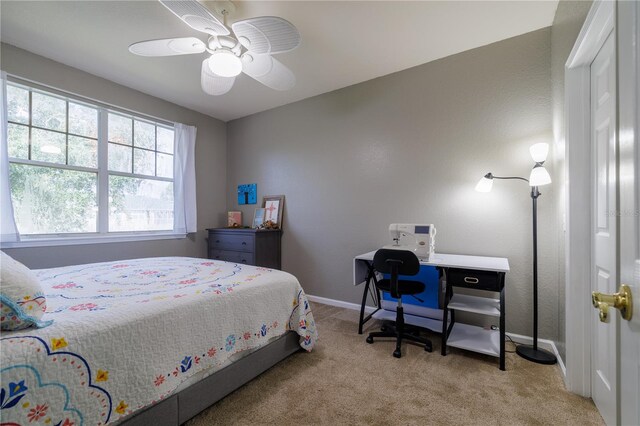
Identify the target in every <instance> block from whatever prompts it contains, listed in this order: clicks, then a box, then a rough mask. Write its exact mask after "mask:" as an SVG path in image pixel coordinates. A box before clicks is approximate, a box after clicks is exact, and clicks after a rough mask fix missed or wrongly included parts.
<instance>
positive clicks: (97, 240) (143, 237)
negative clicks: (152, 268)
mask: <svg viewBox="0 0 640 426" xmlns="http://www.w3.org/2000/svg"><path fill="white" fill-rule="evenodd" d="M186 237H187V235H186V234H174V233H153V234H126V235H104V236H96V235H91V236H89V237H85V236H79V237H57V238H55V237H51V238H33V239H26V238H27V237H25V236H22V238H23V239H22V240H20V241H14V242H2V243H0V249H11V248H27V247H52V246H74V245H83V244H104V243H128V242H134V241H152V240H180V239H183V238H186Z"/></svg>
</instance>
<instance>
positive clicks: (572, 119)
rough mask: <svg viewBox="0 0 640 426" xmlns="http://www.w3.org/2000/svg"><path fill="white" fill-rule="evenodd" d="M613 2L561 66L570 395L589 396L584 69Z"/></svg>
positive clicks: (603, 6) (599, 4)
mask: <svg viewBox="0 0 640 426" xmlns="http://www.w3.org/2000/svg"><path fill="white" fill-rule="evenodd" d="M615 7H616V5H615V2H612V1H596V2H595V3H594V4H593V6H592V7H591V10H590V11H589V14H588V15H587V18H586V20H585V22H584V25H583V26H582V30H581V31H580V34H579V35H578V39H577V41H576V43H575V45H574V46H573V49H572V51H571V54H570V55H569V59H568V60H567V62H566V64H565V97H564V98H565V102H566V104H565V122H566V141H565V151H566V152H565V158H566V162H567V166H566V176H565V178H566V182H567V196H566V205H565V208H566V213H567V232H566V237H565V246H566V250H565V251H566V258H565V262H566V265H565V266H566V269H565V270H566V276H565V283H566V284H565V285H566V291H565V318H566V333H565V336H567V337H566V339H567V341H566V360H567V364H566V375H565V384H566V386H567V389H568V390H569V391H571V392H574V393H577V394H580V395H583V396H591V321H592V318H593V308H592V307H591V304H590V300H591V284H590V283H591V266H590V265H591V234H590V229H591V189H590V182H591V148H590V146H591V142H590V139H591V137H590V130H589V128H590V122H591V109H590V103H589V100H590V91H591V87H590V69H589V67H590V64H591V62H592V61H593V59H594V58H595V57H596V55H597V53H598V51H599V50H600V48H601V47H602V45H603V44H604V42H605V40H606V39H607V36H608V35H609V34H610V33H611V31H613V30H614V26H615Z"/></svg>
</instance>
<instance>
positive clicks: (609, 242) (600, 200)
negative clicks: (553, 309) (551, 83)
mask: <svg viewBox="0 0 640 426" xmlns="http://www.w3.org/2000/svg"><path fill="white" fill-rule="evenodd" d="M615 53H616V50H615V35H614V33H613V31H612V32H611V34H609V36H608V38H607V40H606V41H605V43H604V44H603V46H602V48H601V49H600V51H599V52H598V54H597V55H596V57H595V59H594V60H593V62H592V64H591V153H592V157H591V158H592V159H593V162H592V179H593V181H592V186H591V187H592V191H593V193H592V197H591V199H592V200H593V203H592V212H593V214H592V216H591V217H592V228H591V229H592V247H593V253H592V269H591V271H592V272H591V289H592V291H596V292H601V293H606V294H613V293H615V292H616V291H617V283H618V277H617V267H618V265H617V256H616V250H617V238H616V237H617V220H618V219H617V215H616V211H617V207H618V206H617V197H616V185H617V167H616V162H617V158H616V154H617V152H616V146H617V143H616V107H617V104H616V55H615ZM592 321H593V324H592V340H591V345H592V347H591V356H592V360H591V362H592V363H591V395H592V398H593V401H594V402H595V404H596V406H597V407H598V410H599V411H600V414H601V415H602V417H603V418H604V420H605V422H606V423H607V424H608V425H614V424H617V423H618V408H617V397H618V392H617V390H618V383H617V362H616V361H617V356H616V349H617V344H618V341H617V327H618V315H616V312H615V311H613V310H612V311H611V312H610V313H609V322H608V323H603V322H600V320H599V318H598V313H597V310H594V314H593V317H592Z"/></svg>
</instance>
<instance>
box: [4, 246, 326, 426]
mask: <svg viewBox="0 0 640 426" xmlns="http://www.w3.org/2000/svg"><path fill="white" fill-rule="evenodd" d="M35 272H36V273H37V275H38V277H39V278H40V280H41V281H42V285H43V287H44V290H45V294H46V297H47V311H46V313H45V316H44V317H43V319H46V320H53V324H52V325H50V326H48V327H46V328H42V329H33V328H30V329H26V330H20V331H11V332H2V334H1V335H0V355H1V356H0V379H1V380H0V387H1V389H0V423H3V424H5V423H6V424H22V425H26V424H30V425H36V424H42V425H51V426H54V425H60V426H71V425H83V424H87V425H95V424H98V425H100V424H109V423H114V422H118V421H119V420H121V419H123V418H124V417H126V416H128V415H130V414H131V413H134V412H136V411H138V410H140V409H142V408H145V407H147V406H150V405H153V404H154V403H156V402H158V401H160V400H162V399H164V398H166V397H167V396H169V395H171V394H172V393H173V392H174V391H175V390H176V388H177V387H178V386H179V385H180V384H181V383H182V382H183V381H185V380H187V379H188V378H189V377H191V376H193V375H195V374H197V373H200V372H202V371H204V370H207V373H212V372H214V371H216V370H219V369H221V368H222V367H224V366H225V365H226V364H228V363H229V362H231V361H232V360H234V359H236V358H237V357H239V356H241V355H240V354H243V353H244V354H247V353H249V352H250V351H252V350H254V349H257V348H259V347H260V346H263V345H265V344H266V343H267V342H268V341H269V340H270V339H272V338H274V337H277V336H280V335H283V334H284V333H285V332H287V331H289V330H292V331H295V332H296V333H297V334H298V335H299V336H300V346H301V347H302V348H304V349H306V350H307V351H310V350H311V349H312V348H313V346H314V344H315V341H316V338H317V333H316V329H315V322H314V320H313V315H312V313H311V311H310V309H309V303H308V301H307V298H306V295H305V293H304V291H303V290H302V288H301V287H300V284H299V283H298V280H297V279H296V278H295V277H294V276H293V275H291V274H288V273H286V272H282V271H277V270H272V269H266V268H260V267H255V266H247V265H239V264H235V263H228V262H220V261H212V260H206V259H195V258H185V257H160V258H148V259H136V260H130V261H121V262H107V263H95V264H89V265H79V266H69V267H62V268H53V269H43V270H37V271H35ZM231 357H233V358H231ZM207 373H203V374H207Z"/></svg>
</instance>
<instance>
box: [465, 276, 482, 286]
mask: <svg viewBox="0 0 640 426" xmlns="http://www.w3.org/2000/svg"><path fill="white" fill-rule="evenodd" d="M479 281H480V280H478V279H477V278H476V277H464V282H465V283H467V284H478V282H479Z"/></svg>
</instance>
